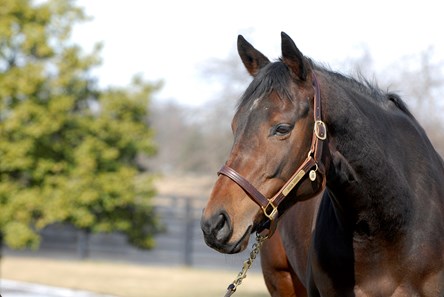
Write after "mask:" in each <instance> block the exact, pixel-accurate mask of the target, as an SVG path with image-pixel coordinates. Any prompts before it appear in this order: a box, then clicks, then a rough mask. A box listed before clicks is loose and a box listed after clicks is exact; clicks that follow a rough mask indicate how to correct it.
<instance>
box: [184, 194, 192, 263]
mask: <svg viewBox="0 0 444 297" xmlns="http://www.w3.org/2000/svg"><path fill="white" fill-rule="evenodd" d="M185 199H186V202H185V230H184V231H185V232H184V235H185V240H184V244H185V246H184V254H183V256H184V259H183V260H184V264H185V266H191V265H192V264H193V225H194V216H193V207H192V205H191V204H192V200H191V199H190V198H185Z"/></svg>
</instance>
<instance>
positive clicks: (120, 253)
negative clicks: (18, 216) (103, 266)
mask: <svg viewBox="0 0 444 297" xmlns="http://www.w3.org/2000/svg"><path fill="white" fill-rule="evenodd" d="M205 204H206V199H204V198H190V197H183V196H158V197H156V198H155V199H154V207H155V210H156V213H157V214H158V215H159V217H160V221H161V223H162V224H163V225H164V226H165V232H163V233H160V234H158V235H156V236H155V242H156V246H155V248H154V249H152V250H148V251H146V250H140V249H137V248H135V247H133V246H131V245H129V244H128V243H127V240H126V238H125V236H124V235H122V234H119V233H111V234H87V233H85V232H84V231H81V230H77V229H75V228H74V227H72V226H70V225H61V224H55V225H51V226H49V227H47V228H45V229H44V230H43V231H42V233H41V235H42V242H41V246H40V248H39V249H38V250H37V251H12V250H6V252H5V254H6V255H8V254H11V255H20V254H24V253H25V254H32V255H40V256H47V257H62V258H85V257H88V258H91V259H105V260H106V259H112V260H120V261H130V262H136V263H140V264H150V265H157V264H158V265H165V264H166V265H185V266H195V267H213V268H216V267H217V268H224V269H236V270H237V269H239V268H240V267H241V265H242V262H243V261H244V260H245V259H246V258H247V256H248V253H249V250H247V251H245V252H243V253H241V254H236V255H223V254H220V253H218V252H216V251H214V250H212V249H210V248H209V247H208V246H206V244H205V242H204V239H203V235H202V231H201V230H200V216H201V214H202V209H203V207H204V206H205ZM258 262H259V261H258ZM255 266H256V268H255V269H259V268H258V266H259V265H258V264H256V265H255Z"/></svg>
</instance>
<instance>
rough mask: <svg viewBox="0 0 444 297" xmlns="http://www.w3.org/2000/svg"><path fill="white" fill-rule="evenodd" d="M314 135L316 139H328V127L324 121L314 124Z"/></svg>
mask: <svg viewBox="0 0 444 297" xmlns="http://www.w3.org/2000/svg"><path fill="white" fill-rule="evenodd" d="M314 133H315V134H316V137H317V138H318V139H320V140H325V139H327V126H326V125H325V123H324V122H323V121H316V122H315V123H314Z"/></svg>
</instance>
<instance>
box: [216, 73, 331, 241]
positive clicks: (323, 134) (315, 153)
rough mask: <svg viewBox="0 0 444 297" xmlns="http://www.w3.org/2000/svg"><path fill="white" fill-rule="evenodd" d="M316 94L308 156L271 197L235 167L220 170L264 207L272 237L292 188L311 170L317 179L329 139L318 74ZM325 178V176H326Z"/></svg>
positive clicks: (310, 172)
mask: <svg viewBox="0 0 444 297" xmlns="http://www.w3.org/2000/svg"><path fill="white" fill-rule="evenodd" d="M312 79H313V89H314V91H315V94H314V99H313V101H314V104H313V106H314V108H313V109H314V127H313V137H312V141H311V148H310V151H309V152H308V156H307V158H306V159H305V161H304V162H303V163H302V165H300V166H299V168H298V169H297V170H296V172H295V173H294V174H293V175H292V177H291V178H290V179H289V180H288V181H287V182H286V183H285V185H284V186H283V187H282V188H281V189H280V190H279V191H278V192H277V193H276V194H275V195H274V196H273V197H272V198H270V199H267V198H266V197H265V196H264V195H262V194H261V193H260V192H259V191H258V190H257V189H256V188H255V187H254V186H253V185H252V184H250V182H248V181H247V180H246V179H245V178H244V177H242V176H241V175H240V174H239V173H237V172H236V171H235V170H234V169H233V168H231V167H229V166H227V165H224V166H222V168H221V169H220V170H219V171H218V173H217V174H218V175H221V174H222V175H225V176H227V177H229V178H230V179H231V180H233V181H234V182H235V183H236V184H238V185H239V186H240V187H241V188H242V189H243V190H244V191H245V192H246V193H247V194H248V196H249V197H250V198H251V199H252V200H253V201H254V202H256V203H257V204H258V205H259V206H260V207H261V209H262V211H263V213H264V215H265V216H266V217H267V218H268V219H269V220H270V227H269V232H268V234H267V235H266V236H267V237H271V235H272V234H273V233H274V230H275V229H276V225H277V224H276V223H277V218H278V207H279V205H280V204H281V203H282V201H284V199H285V198H286V197H287V195H288V194H289V193H290V192H291V190H292V189H293V188H294V187H295V186H297V185H298V184H299V183H300V182H301V180H302V179H303V178H304V177H305V176H306V175H307V173H308V172H309V178H310V180H311V181H315V180H316V177H317V176H316V172H317V171H318V169H319V165H318V163H319V160H320V158H321V156H322V148H323V142H324V140H326V139H327V127H326V125H325V123H324V122H323V121H322V113H321V93H320V89H319V84H318V81H317V78H316V75H315V74H314V72H313V74H312ZM324 179H325V178H324ZM324 182H325V180H324Z"/></svg>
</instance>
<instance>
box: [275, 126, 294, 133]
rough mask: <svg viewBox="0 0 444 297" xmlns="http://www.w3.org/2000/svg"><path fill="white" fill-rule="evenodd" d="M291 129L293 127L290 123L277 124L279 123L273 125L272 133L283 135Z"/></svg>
mask: <svg viewBox="0 0 444 297" xmlns="http://www.w3.org/2000/svg"><path fill="white" fill-rule="evenodd" d="M292 129H293V126H292V125H289V124H279V125H277V126H275V127H274V129H273V130H274V131H273V135H276V136H285V135H287V134H288V133H290V132H291V130H292Z"/></svg>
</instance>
